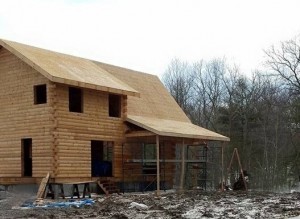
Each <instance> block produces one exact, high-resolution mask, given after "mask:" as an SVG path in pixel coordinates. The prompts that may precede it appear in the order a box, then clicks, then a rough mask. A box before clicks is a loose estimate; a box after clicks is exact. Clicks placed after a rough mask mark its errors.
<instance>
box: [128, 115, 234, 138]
mask: <svg viewBox="0 0 300 219" xmlns="http://www.w3.org/2000/svg"><path fill="white" fill-rule="evenodd" d="M126 121H128V122H129V123H132V124H134V125H137V126H139V127H141V128H143V129H146V130H148V131H150V132H152V133H155V134H157V135H160V136H168V137H181V138H192V139H201V140H210V141H230V139H229V138H228V137H226V136H223V135H220V134H218V133H216V132H213V131H210V130H208V129H205V128H202V127H200V126H197V125H194V124H192V123H188V122H179V121H174V120H166V119H158V118H149V117H143V116H131V115H128V117H127V119H126Z"/></svg>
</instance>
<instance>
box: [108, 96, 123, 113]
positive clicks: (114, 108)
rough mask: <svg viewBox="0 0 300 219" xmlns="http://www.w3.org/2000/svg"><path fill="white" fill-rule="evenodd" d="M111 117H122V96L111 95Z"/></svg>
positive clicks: (109, 100)
mask: <svg viewBox="0 0 300 219" xmlns="http://www.w3.org/2000/svg"><path fill="white" fill-rule="evenodd" d="M108 108H109V109H108V111H109V117H117V118H120V117H121V96H120V95H114V94H109V97H108Z"/></svg>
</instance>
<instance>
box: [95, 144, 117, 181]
mask: <svg viewBox="0 0 300 219" xmlns="http://www.w3.org/2000/svg"><path fill="white" fill-rule="evenodd" d="M112 150H113V142H108V141H96V140H92V141H91V170H92V171H91V175H92V177H102V176H112Z"/></svg>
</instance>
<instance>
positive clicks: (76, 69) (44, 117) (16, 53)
mask: <svg viewBox="0 0 300 219" xmlns="http://www.w3.org/2000/svg"><path fill="white" fill-rule="evenodd" d="M0 93H1V96H0V110H1V111H0V130H1V135H0V184H23V183H39V182H40V181H41V179H42V178H43V177H44V176H45V175H46V174H47V173H48V172H49V173H50V177H51V180H52V182H74V181H75V182H76V181H91V180H98V179H100V180H101V179H110V180H113V181H115V182H119V185H123V187H126V185H127V187H130V186H132V185H133V183H141V182H153V181H155V183H154V184H155V185H156V187H155V188H157V189H158V190H159V187H160V186H162V185H164V186H166V185H168V186H169V187H173V186H174V177H175V172H176V165H179V166H180V167H181V169H182V170H181V171H179V172H180V175H181V177H180V180H181V182H180V185H181V187H182V184H183V179H184V166H185V164H186V163H187V162H190V163H191V162H195V163H199V159H198V158H196V157H193V158H187V157H186V155H185V153H187V152H185V151H186V148H187V145H202V146H203V145H206V144H207V142H208V141H220V142H226V141H229V138H227V137H225V136H222V135H220V134H217V133H215V132H212V131H209V130H207V129H204V128H201V127H199V126H196V125H193V124H192V123H191V122H190V120H189V119H188V117H187V116H186V115H185V113H184V112H183V111H182V110H181V108H180V107H179V106H178V105H177V103H176V102H175V100H174V99H173V98H172V96H171V95H170V94H169V93H168V91H167V90H166V89H165V87H164V86H163V84H162V83H161V82H160V80H159V79H158V77H157V76H154V75H150V74H145V73H141V72H137V71H133V70H129V69H125V68H121V67H117V66H112V65H108V64H104V63H100V62H96V61H91V60H87V59H83V58H79V57H74V56H70V55H65V54H61V53H57V52H52V51H48V50H44V49H40V48H36V47H32V46H28V45H24V44H20V43H16V42H11V41H7V40H0ZM178 147H179V154H181V155H179V157H178V154H177V155H176V153H177V151H178ZM180 151H181V153H180ZM201 153H202V152H201ZM193 160H194V161H193Z"/></svg>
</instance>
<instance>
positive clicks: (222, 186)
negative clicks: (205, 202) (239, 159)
mask: <svg viewBox="0 0 300 219" xmlns="http://www.w3.org/2000/svg"><path fill="white" fill-rule="evenodd" d="M221 172H222V179H221V191H222V192H223V191H224V181H225V179H224V142H222V170H221Z"/></svg>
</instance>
